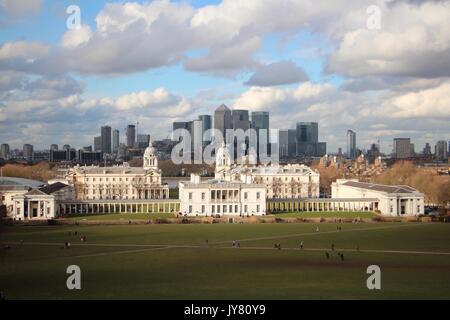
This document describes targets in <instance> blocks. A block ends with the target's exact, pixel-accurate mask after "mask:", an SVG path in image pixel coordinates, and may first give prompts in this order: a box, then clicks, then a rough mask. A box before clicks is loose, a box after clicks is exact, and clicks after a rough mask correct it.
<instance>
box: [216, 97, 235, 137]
mask: <svg viewBox="0 0 450 320" xmlns="http://www.w3.org/2000/svg"><path fill="white" fill-rule="evenodd" d="M214 129H216V130H219V132H220V133H221V136H220V137H214V139H215V140H216V141H218V142H220V141H223V140H224V139H225V141H226V136H225V134H226V130H227V129H233V120H232V116H231V110H230V109H229V108H228V107H227V106H226V105H224V104H222V105H221V106H220V107H218V108H217V109H216V111H214Z"/></svg>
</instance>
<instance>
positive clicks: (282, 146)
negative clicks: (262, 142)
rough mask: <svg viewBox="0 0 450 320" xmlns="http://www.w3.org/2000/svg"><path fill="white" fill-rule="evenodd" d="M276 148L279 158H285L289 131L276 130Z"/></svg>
mask: <svg viewBox="0 0 450 320" xmlns="http://www.w3.org/2000/svg"><path fill="white" fill-rule="evenodd" d="M278 148H279V151H278V153H279V155H280V157H281V158H287V157H288V156H289V133H288V130H280V131H279V132H278Z"/></svg>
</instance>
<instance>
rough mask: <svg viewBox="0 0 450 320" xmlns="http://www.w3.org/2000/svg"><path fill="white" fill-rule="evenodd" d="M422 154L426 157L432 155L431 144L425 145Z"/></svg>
mask: <svg viewBox="0 0 450 320" xmlns="http://www.w3.org/2000/svg"><path fill="white" fill-rule="evenodd" d="M422 154H423V155H424V156H429V155H431V146H430V144H429V143H428V142H427V143H425V147H424V148H423V151H422Z"/></svg>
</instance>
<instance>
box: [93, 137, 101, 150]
mask: <svg viewBox="0 0 450 320" xmlns="http://www.w3.org/2000/svg"><path fill="white" fill-rule="evenodd" d="M94 150H95V151H102V137H101V136H99V137H94Z"/></svg>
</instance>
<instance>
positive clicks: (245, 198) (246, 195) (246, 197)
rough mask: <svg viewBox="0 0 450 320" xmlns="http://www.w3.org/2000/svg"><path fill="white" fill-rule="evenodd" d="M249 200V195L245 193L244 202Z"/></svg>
mask: <svg viewBox="0 0 450 320" xmlns="http://www.w3.org/2000/svg"><path fill="white" fill-rule="evenodd" d="M247 199H248V193H247V192H244V200H247Z"/></svg>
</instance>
